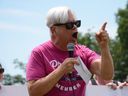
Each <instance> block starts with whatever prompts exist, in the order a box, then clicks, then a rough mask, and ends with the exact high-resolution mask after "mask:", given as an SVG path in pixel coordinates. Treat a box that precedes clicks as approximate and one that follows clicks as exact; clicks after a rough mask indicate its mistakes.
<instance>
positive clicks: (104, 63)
mask: <svg viewBox="0 0 128 96" xmlns="http://www.w3.org/2000/svg"><path fill="white" fill-rule="evenodd" d="M106 24H107V23H104V24H103V25H102V27H101V29H100V31H99V32H98V33H96V39H97V42H98V43H99V46H100V49H101V59H98V60H95V61H94V62H93V64H91V71H92V73H94V74H96V75H98V76H100V77H101V78H103V79H104V80H110V79H112V78H113V74H114V66H113V60H112V56H111V53H110V49H109V46H108V42H109V37H108V34H107V31H106V30H105V27H106Z"/></svg>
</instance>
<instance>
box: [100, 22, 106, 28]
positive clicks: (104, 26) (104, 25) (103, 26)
mask: <svg viewBox="0 0 128 96" xmlns="http://www.w3.org/2000/svg"><path fill="white" fill-rule="evenodd" d="M106 25H107V22H105V23H104V24H103V25H102V27H101V30H105V28H106Z"/></svg>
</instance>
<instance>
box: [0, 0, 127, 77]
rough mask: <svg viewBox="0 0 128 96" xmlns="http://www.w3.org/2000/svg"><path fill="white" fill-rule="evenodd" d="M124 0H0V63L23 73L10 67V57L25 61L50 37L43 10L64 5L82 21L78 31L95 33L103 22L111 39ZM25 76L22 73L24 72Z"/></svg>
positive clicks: (13, 70)
mask: <svg viewBox="0 0 128 96" xmlns="http://www.w3.org/2000/svg"><path fill="white" fill-rule="evenodd" d="M126 2H127V0H0V62H1V64H2V65H3V67H4V68H5V73H9V74H11V75H15V74H22V75H24V74H23V72H22V71H19V69H15V68H14V64H13V60H14V59H15V58H18V59H19V61H22V62H24V63H26V62H27V60H28V58H29V55H30V53H31V50H32V49H33V48H34V47H35V46H37V45H39V44H40V43H43V42H45V41H47V40H48V39H50V36H49V30H48V28H47V27H46V24H45V18H46V17H45V16H46V14H47V11H48V10H49V9H50V8H52V7H56V6H68V7H70V8H71V9H73V10H74V12H75V13H76V15H77V18H78V19H81V20H82V25H81V27H80V28H79V31H80V32H82V33H85V32H87V30H88V29H89V28H90V29H92V31H94V32H96V31H98V30H99V28H100V26H101V25H102V23H103V22H105V21H107V22H108V25H107V30H108V33H109V35H110V37H111V38H114V37H115V36H116V30H117V27H118V26H117V24H116V22H115V14H116V13H117V11H118V9H119V8H125V5H126ZM24 76H25V75H24Z"/></svg>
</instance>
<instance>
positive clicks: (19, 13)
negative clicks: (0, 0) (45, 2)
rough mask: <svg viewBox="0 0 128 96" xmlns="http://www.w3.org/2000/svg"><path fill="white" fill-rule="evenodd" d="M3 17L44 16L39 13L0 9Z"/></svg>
mask: <svg viewBox="0 0 128 96" xmlns="http://www.w3.org/2000/svg"><path fill="white" fill-rule="evenodd" d="M0 14H1V15H12V16H32V17H41V16H42V14H40V13H37V12H31V11H25V10H20V9H12V8H8V9H0Z"/></svg>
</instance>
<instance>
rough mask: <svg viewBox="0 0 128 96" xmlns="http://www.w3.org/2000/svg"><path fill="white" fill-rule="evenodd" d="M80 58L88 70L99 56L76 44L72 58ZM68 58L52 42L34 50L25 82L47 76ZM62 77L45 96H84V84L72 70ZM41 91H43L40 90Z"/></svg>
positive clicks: (66, 53) (65, 52) (64, 52)
mask: <svg viewBox="0 0 128 96" xmlns="http://www.w3.org/2000/svg"><path fill="white" fill-rule="evenodd" d="M78 56H80V57H81V59H82V60H83V62H84V63H85V65H86V66H87V68H88V69H90V65H91V64H92V62H93V61H94V60H95V59H98V58H99V57H100V56H99V55H98V54H96V53H95V52H94V51H92V50H90V49H89V48H87V47H86V46H83V45H78V44H76V45H75V47H74V57H78ZM66 58H68V52H67V51H62V50H60V49H58V48H57V47H56V46H55V45H54V44H53V43H52V41H48V42H46V43H44V44H41V45H39V46H38V47H36V48H34V49H33V51H32V53H31V56H30V59H29V61H28V64H27V69H26V71H27V72H26V75H27V76H26V77H27V81H29V80H37V79H40V78H42V77H45V76H47V75H48V74H49V73H51V72H52V71H53V70H55V69H56V68H57V67H58V66H59V65H60V64H62V62H63V61H64V60H65V59H66ZM71 80H72V82H71V81H70V79H69V76H67V75H64V76H63V77H62V78H61V79H60V80H59V82H58V83H57V84H56V85H55V86H54V88H52V90H51V91H49V93H48V94H46V95H45V96H73V94H75V96H85V89H86V84H85V82H84V81H83V80H82V78H81V77H80V76H79V74H78V73H77V71H76V70H75V69H74V71H73V72H72V75H71ZM51 82H52V81H51ZM42 91H43V90H42Z"/></svg>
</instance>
